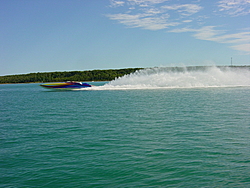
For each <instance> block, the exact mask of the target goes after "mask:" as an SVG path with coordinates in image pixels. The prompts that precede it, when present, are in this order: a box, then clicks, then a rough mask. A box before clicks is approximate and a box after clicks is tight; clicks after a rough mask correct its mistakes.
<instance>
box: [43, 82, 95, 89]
mask: <svg viewBox="0 0 250 188" xmlns="http://www.w3.org/2000/svg"><path fill="white" fill-rule="evenodd" d="M40 86H42V87H44V88H47V89H66V90H72V89H82V88H87V87H92V85H90V84H87V83H82V82H75V81H67V82H63V83H48V84H41V85H40Z"/></svg>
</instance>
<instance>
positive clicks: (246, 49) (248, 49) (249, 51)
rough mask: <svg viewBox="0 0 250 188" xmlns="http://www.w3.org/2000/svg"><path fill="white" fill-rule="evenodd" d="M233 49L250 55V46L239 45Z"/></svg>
mask: <svg viewBox="0 0 250 188" xmlns="http://www.w3.org/2000/svg"><path fill="white" fill-rule="evenodd" d="M231 48H233V49H235V50H239V51H243V52H246V53H247V54H250V44H239V45H235V46H231Z"/></svg>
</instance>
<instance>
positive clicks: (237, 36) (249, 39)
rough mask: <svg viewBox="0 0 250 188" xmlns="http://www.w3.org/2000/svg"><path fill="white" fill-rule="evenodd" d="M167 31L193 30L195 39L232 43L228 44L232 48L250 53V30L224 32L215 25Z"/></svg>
mask: <svg viewBox="0 0 250 188" xmlns="http://www.w3.org/2000/svg"><path fill="white" fill-rule="evenodd" d="M169 32H174V33H183V32H193V33H194V34H193V36H194V37H195V38H196V39H200V40H208V41H214V42H218V43H228V44H233V46H230V47H231V48H232V49H235V50H239V51H244V52H247V53H248V54H250V32H239V33H234V34H225V31H222V30H216V29H215V26H204V27H202V28H200V29H192V28H180V29H173V30H171V31H169Z"/></svg>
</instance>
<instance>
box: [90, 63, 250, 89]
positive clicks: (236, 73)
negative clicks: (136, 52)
mask: <svg viewBox="0 0 250 188" xmlns="http://www.w3.org/2000/svg"><path fill="white" fill-rule="evenodd" d="M239 86H250V69H249V67H172V68H169V67H168V68H167V67H160V68H149V69H143V70H140V71H137V72H135V73H132V74H129V75H125V76H123V77H119V78H117V79H115V80H113V81H111V82H109V83H107V84H105V85H104V86H99V87H92V88H88V89H90V90H121V89H161V88H208V87H239Z"/></svg>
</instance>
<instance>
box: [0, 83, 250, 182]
mask: <svg viewBox="0 0 250 188" xmlns="http://www.w3.org/2000/svg"><path fill="white" fill-rule="evenodd" d="M94 84H96V85H103V84H104V83H94ZM249 96H250V87H212V88H179V89H178V88H175V89H137V90H135V89H121V90H119V89H115V90H112V89H103V90H86V91H65V92H53V91H46V90H44V89H43V88H40V87H39V86H38V84H15V85H9V84H7V85H0V105H1V112H0V115H1V121H0V133H1V137H0V138H1V148H0V159H1V161H0V167H1V168H0V176H1V181H0V187H249V186H250V175H249V174H250V149H249V148H250V142H249V140H250V97H249Z"/></svg>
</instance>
